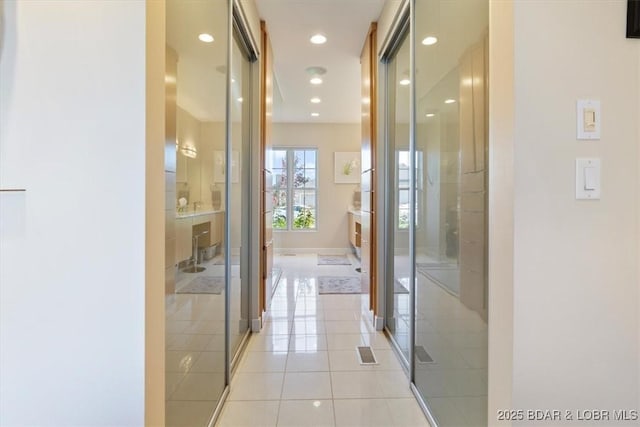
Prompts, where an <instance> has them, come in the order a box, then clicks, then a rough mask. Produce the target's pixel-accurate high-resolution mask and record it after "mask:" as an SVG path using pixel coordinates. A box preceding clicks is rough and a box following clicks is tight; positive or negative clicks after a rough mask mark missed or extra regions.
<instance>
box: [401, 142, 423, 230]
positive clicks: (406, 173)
mask: <svg viewBox="0 0 640 427" xmlns="http://www.w3.org/2000/svg"><path fill="white" fill-rule="evenodd" d="M396 159H397V160H396V161H397V163H398V164H397V168H396V170H397V174H398V176H397V177H396V180H397V181H396V182H397V183H398V201H397V208H398V216H397V221H398V228H399V229H400V230H408V229H409V191H410V180H411V176H410V172H411V169H410V166H409V151H406V150H399V151H397V153H396ZM415 167H416V207H415V211H416V215H415V221H416V227H418V226H419V225H420V224H419V223H420V216H419V213H420V209H419V208H420V206H421V205H422V198H421V190H422V181H421V179H422V152H421V151H416V164H415Z"/></svg>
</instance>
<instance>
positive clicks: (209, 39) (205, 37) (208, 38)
mask: <svg viewBox="0 0 640 427" xmlns="http://www.w3.org/2000/svg"><path fill="white" fill-rule="evenodd" d="M198 39H199V40H200V41H201V42H204V43H213V36H212V35H211V34H207V33H202V34H200V35H199V36H198Z"/></svg>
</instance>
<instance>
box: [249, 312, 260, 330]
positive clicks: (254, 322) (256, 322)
mask: <svg viewBox="0 0 640 427" xmlns="http://www.w3.org/2000/svg"><path fill="white" fill-rule="evenodd" d="M261 330H262V316H260V317H258V318H257V319H251V332H260V331H261Z"/></svg>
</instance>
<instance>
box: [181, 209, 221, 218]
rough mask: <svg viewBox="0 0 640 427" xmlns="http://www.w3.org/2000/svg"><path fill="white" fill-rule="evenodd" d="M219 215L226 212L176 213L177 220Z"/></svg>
mask: <svg viewBox="0 0 640 427" xmlns="http://www.w3.org/2000/svg"><path fill="white" fill-rule="evenodd" d="M218 213H224V210H220V209H218V210H203V211H195V212H193V211H187V212H176V219H183V218H193V217H196V216H202V215H212V214H218Z"/></svg>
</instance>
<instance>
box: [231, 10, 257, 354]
mask: <svg viewBox="0 0 640 427" xmlns="http://www.w3.org/2000/svg"><path fill="white" fill-rule="evenodd" d="M234 13H235V12H234ZM234 27H235V28H234V31H233V38H232V43H231V69H230V71H231V81H230V120H229V126H230V138H229V145H228V146H227V152H226V154H227V158H226V162H225V164H228V165H230V166H229V168H227V170H228V172H229V173H228V175H227V176H226V178H227V189H228V190H229V192H228V196H227V199H228V202H229V206H230V209H229V212H230V215H229V218H228V220H229V245H228V247H227V248H226V250H228V253H229V255H230V256H229V260H228V262H229V264H230V265H229V268H230V270H229V272H230V292H229V316H230V318H229V346H230V349H229V351H230V357H231V360H233V359H234V358H235V356H237V354H238V351H239V350H240V348H241V344H242V342H243V340H244V339H245V337H246V336H247V333H248V332H249V278H248V277H249V234H248V230H249V213H250V209H249V195H250V187H249V182H250V172H251V171H250V167H249V156H250V146H251V100H252V99H253V96H252V91H251V83H252V80H251V79H252V75H251V67H252V65H251V62H250V57H251V56H250V53H249V52H250V46H248V45H247V44H246V39H245V38H243V36H242V33H241V31H240V28H238V26H237V25H234Z"/></svg>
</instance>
